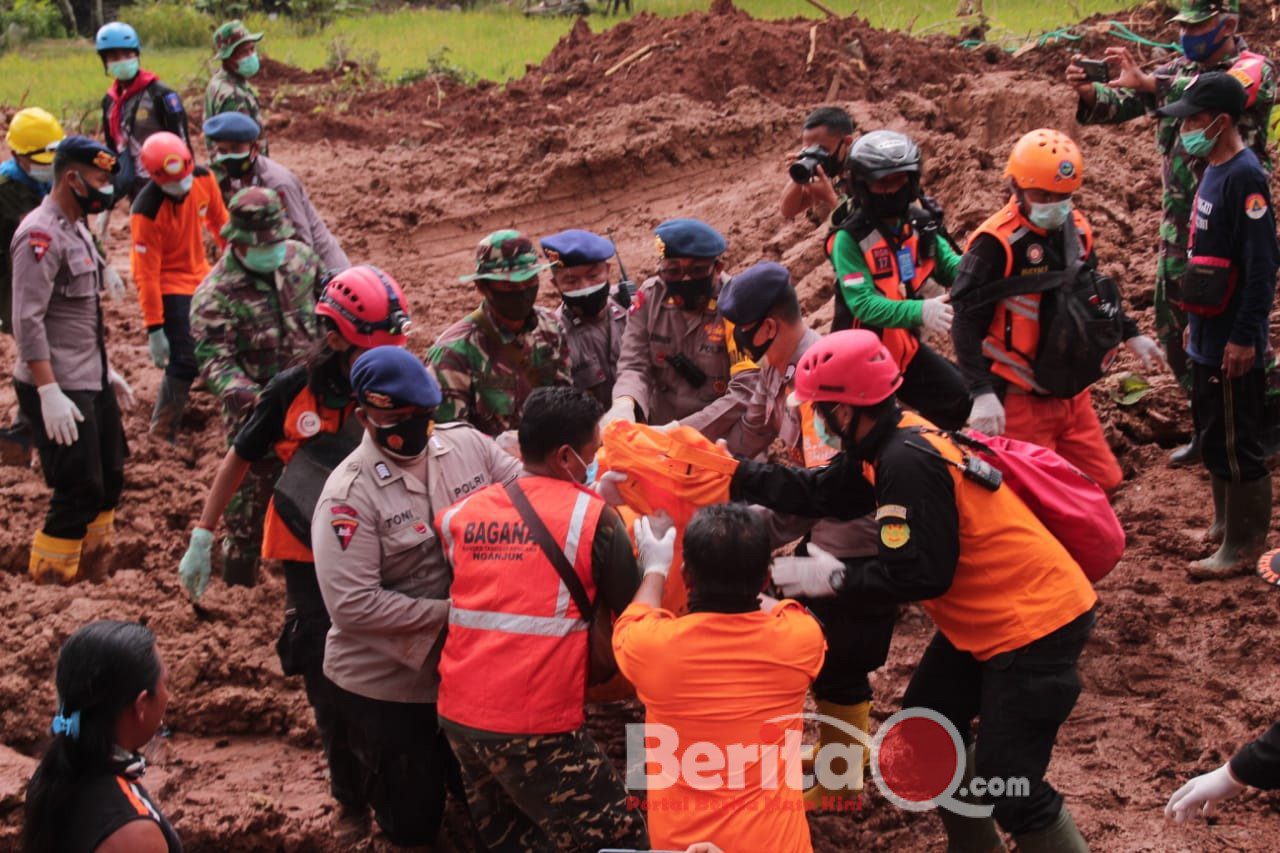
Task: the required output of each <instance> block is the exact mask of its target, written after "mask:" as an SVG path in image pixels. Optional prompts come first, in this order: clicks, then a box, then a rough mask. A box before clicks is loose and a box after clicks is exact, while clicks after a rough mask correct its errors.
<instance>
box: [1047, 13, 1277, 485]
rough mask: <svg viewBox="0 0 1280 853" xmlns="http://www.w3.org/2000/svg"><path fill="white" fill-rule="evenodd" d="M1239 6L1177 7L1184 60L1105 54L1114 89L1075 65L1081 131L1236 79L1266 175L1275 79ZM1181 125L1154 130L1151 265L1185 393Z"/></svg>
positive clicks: (1191, 453)
mask: <svg viewBox="0 0 1280 853" xmlns="http://www.w3.org/2000/svg"><path fill="white" fill-rule="evenodd" d="M1239 11H1240V2H1239V0H1182V4H1181V11H1180V12H1179V14H1178V15H1176V16H1175V17H1174V18H1173V19H1172V22H1173V23H1175V24H1177V25H1178V27H1179V29H1180V31H1181V34H1182V46H1183V53H1184V55H1183V56H1179V57H1178V58H1176V59H1173V60H1171V61H1169V62H1166V63H1164V64H1163V65H1161V66H1159V67H1157V68H1156V69H1155V70H1154V71H1152V72H1151V73H1149V74H1148V73H1144V72H1143V71H1142V70H1141V69H1140V68H1139V67H1138V65H1137V63H1136V62H1135V61H1134V60H1133V58H1132V57H1131V56H1130V54H1129V51H1128V50H1127V49H1126V48H1108V49H1107V59H1108V65H1109V68H1110V69H1111V73H1112V74H1115V73H1116V70H1117V69H1119V74H1118V76H1116V77H1115V78H1114V79H1113V80H1112V81H1111V83H1112V84H1115V85H1114V86H1112V85H1110V84H1107V85H1104V84H1102V83H1090V82H1088V81H1087V80H1086V79H1085V76H1084V71H1083V69H1081V68H1080V66H1078V65H1075V64H1074V63H1073V64H1072V65H1070V66H1068V68H1067V80H1068V82H1070V83H1072V84H1074V85H1075V86H1076V88H1077V91H1078V92H1079V95H1080V105H1079V108H1078V110H1077V113H1076V119H1077V120H1078V121H1079V122H1080V123H1081V124H1119V123H1121V122H1126V121H1129V120H1130V119H1134V118H1138V117H1139V116H1144V115H1154V114H1155V111H1156V110H1157V109H1158V108H1160V107H1163V106H1165V105H1167V104H1171V103H1173V102H1175V101H1177V100H1178V99H1179V98H1181V97H1182V93H1183V91H1184V90H1185V89H1186V88H1187V84H1188V83H1190V82H1191V80H1192V79H1193V78H1194V77H1195V76H1196V75H1197V74H1200V73H1201V72H1204V71H1231V72H1232V73H1233V74H1235V75H1237V76H1239V77H1240V78H1241V80H1242V82H1244V81H1245V80H1246V79H1247V80H1248V81H1249V82H1247V83H1245V86H1246V88H1247V89H1249V91H1250V95H1251V96H1252V97H1253V100H1252V102H1251V104H1250V106H1249V107H1248V109H1247V110H1246V112H1245V113H1244V115H1242V116H1241V117H1240V123H1239V130H1240V135H1241V136H1242V137H1243V139H1244V142H1245V144H1246V145H1247V146H1249V147H1250V148H1251V149H1253V152H1254V153H1255V154H1257V155H1258V160H1259V161H1260V162H1261V163H1262V165H1263V167H1264V168H1266V169H1267V170H1268V171H1270V169H1271V160H1270V157H1269V154H1268V151H1267V130H1268V127H1269V125H1270V119H1271V107H1272V105H1273V104H1274V102H1275V96H1276V74H1275V67H1274V66H1273V65H1272V63H1271V62H1270V61H1269V60H1267V59H1265V58H1264V57H1261V56H1259V55H1258V54H1255V53H1250V52H1248V49H1247V47H1246V45H1245V42H1244V39H1243V38H1241V37H1240V36H1238V35H1236V28H1237V27H1238V25H1239V14H1238V13H1239ZM1180 127H1181V120H1180V119H1175V118H1160V119H1157V124H1156V145H1157V147H1158V148H1159V149H1160V153H1161V155H1163V158H1164V166H1163V174H1162V179H1163V184H1164V192H1163V195H1162V198H1161V206H1162V207H1163V209H1164V217H1163V219H1162V220H1161V222H1160V247H1159V257H1158V260H1157V262H1156V290H1155V315H1156V332H1157V334H1159V336H1160V340H1161V341H1162V342H1163V343H1164V345H1165V349H1166V352H1167V354H1168V359H1169V366H1170V367H1171V368H1172V370H1173V372H1174V374H1175V375H1176V376H1177V377H1178V380H1179V382H1181V383H1182V385H1183V387H1184V388H1185V389H1187V390H1188V391H1189V390H1190V387H1191V385H1190V382H1191V367H1190V364H1189V363H1188V361H1187V357H1186V354H1185V353H1184V352H1183V350H1182V330H1183V329H1184V328H1185V327H1186V324H1187V318H1186V314H1185V313H1184V312H1183V311H1182V310H1181V309H1180V308H1179V307H1178V306H1177V304H1176V303H1177V300H1178V295H1179V293H1180V287H1181V280H1182V274H1183V272H1184V271H1185V270H1186V264H1187V234H1188V222H1189V220H1190V215H1191V204H1192V200H1193V198H1194V197H1195V193H1196V187H1197V186H1198V185H1199V183H1200V176H1201V175H1202V174H1203V173H1204V169H1205V162H1204V160H1201V159H1199V158H1196V157H1192V156H1191V155H1190V154H1188V153H1187V152H1186V150H1185V149H1184V148H1183V147H1182V145H1181V143H1180V142H1179V138H1178V132H1179V129H1180ZM1198 458H1199V449H1198V448H1197V447H1195V446H1194V439H1193V443H1192V444H1191V445H1188V446H1187V447H1184V448H1180V449H1179V450H1178V451H1176V452H1175V453H1174V456H1173V459H1174V461H1175V462H1177V463H1180V464H1181V463H1190V462H1194V461H1196V460H1198Z"/></svg>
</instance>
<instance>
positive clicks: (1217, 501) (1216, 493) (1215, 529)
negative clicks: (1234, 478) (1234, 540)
mask: <svg viewBox="0 0 1280 853" xmlns="http://www.w3.org/2000/svg"><path fill="white" fill-rule="evenodd" d="M1209 480H1210V485H1211V487H1212V489H1213V524H1211V525H1209V529H1208V530H1206V531H1205V532H1204V537H1203V538H1204V541H1205V542H1212V543H1213V544H1215V545H1220V544H1222V537H1223V536H1225V535H1226V531H1227V481H1226V480H1221V479H1219V478H1217V477H1214V476H1213V475H1212V474H1211V475H1209Z"/></svg>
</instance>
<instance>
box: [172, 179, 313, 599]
mask: <svg viewBox="0 0 1280 853" xmlns="http://www.w3.org/2000/svg"><path fill="white" fill-rule="evenodd" d="M229 213H230V217H231V219H230V222H229V223H228V224H227V225H226V227H224V228H223V230H222V235H223V236H224V237H226V238H227V240H228V241H230V245H229V246H228V248H227V251H226V253H225V254H224V255H223V256H222V258H221V260H219V261H218V263H217V264H216V265H215V266H214V268H213V270H212V271H211V272H210V273H209V276H208V277H207V278H206V279H205V280H204V281H203V282H201V283H200V286H199V287H198V288H197V289H196V292H195V295H194V296H193V297H192V302H191V334H192V337H194V338H195V340H196V361H197V362H198V364H199V366H200V375H201V376H203V377H204V381H205V385H206V386H207V387H208V389H209V390H210V391H211V392H212V393H213V394H214V395H215V396H217V397H218V399H219V400H220V401H221V403H222V411H223V420H224V422H225V424H226V427H227V436H228V439H230V438H231V437H232V436H234V435H235V433H236V431H237V430H238V429H239V427H240V425H241V423H242V422H243V420H244V418H245V417H246V416H247V415H248V413H249V412H251V411H252V410H253V407H254V406H255V405H256V403H257V399H258V395H259V393H261V391H262V388H263V386H265V385H266V384H267V382H268V381H270V380H271V378H272V377H273V376H275V375H276V374H277V373H279V372H280V371H281V370H283V369H284V368H285V367H287V366H288V365H289V364H290V363H292V362H294V361H295V360H296V359H298V358H299V357H300V356H302V355H304V354H305V353H306V352H307V350H308V349H309V348H310V347H311V346H312V343H313V341H314V340H315V339H316V337H317V329H316V324H315V304H316V298H317V296H318V294H319V293H320V291H321V288H322V287H323V286H324V283H325V281H326V280H327V273H326V272H325V269H324V264H323V263H321V261H320V258H319V256H317V255H316V253H315V252H313V251H312V250H311V249H310V248H308V247H307V245H306V244H305V243H299V242H297V241H296V240H288V239H285V238H287V237H288V236H290V235H292V234H293V227H292V226H291V225H290V224H289V221H288V218H287V217H286V216H285V213H284V208H283V206H282V205H281V203H280V197H279V196H278V195H276V194H275V193H274V192H273V191H271V190H268V189H264V188H261V187H252V188H250V189H247V190H242V191H241V192H239V193H237V194H236V196H235V198H233V199H232V200H231V205H230V209H229ZM281 239H284V240H285V246H286V250H285V260H284V263H283V265H281V267H280V268H279V269H278V270H276V272H275V274H274V276H272V277H270V278H268V277H266V276H263V275H262V274H260V273H255V272H251V271H249V270H248V269H246V268H245V267H244V266H243V265H242V264H241V262H240V261H239V260H238V259H237V258H236V256H235V254H234V252H233V251H232V248H233V247H234V246H236V245H240V246H252V245H259V244H268V243H274V242H278V241H279V240H281ZM279 476H280V461H279V460H278V459H276V457H275V456H274V455H271V456H268V457H267V458H266V459H264V460H263V461H262V462H260V463H255V465H254V467H253V469H252V472H251V475H250V476H248V477H246V478H245V481H244V484H243V485H242V486H241V487H240V489H239V491H237V492H236V494H235V496H234V497H233V498H232V499H231V503H230V504H229V505H228V507H227V511H226V512H225V513H224V514H223V520H224V522H225V524H226V529H227V537H226V538H225V539H224V540H223V543H222V552H223V575H224V577H225V578H226V579H227V580H228V582H237V583H251V582H252V578H253V576H254V571H253V567H254V566H256V564H257V559H258V553H259V551H260V550H261V549H260V546H261V541H262V519H263V517H264V515H265V514H266V510H267V500H268V499H269V498H270V496H271V491H272V489H273V487H274V486H275V481H276V479H277V478H278V477H279Z"/></svg>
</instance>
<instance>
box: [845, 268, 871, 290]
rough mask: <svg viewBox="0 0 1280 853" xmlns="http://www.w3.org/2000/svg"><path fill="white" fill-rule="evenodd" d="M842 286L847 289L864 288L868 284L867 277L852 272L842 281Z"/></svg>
mask: <svg viewBox="0 0 1280 853" xmlns="http://www.w3.org/2000/svg"><path fill="white" fill-rule="evenodd" d="M840 282H841V284H843V285H844V286H845V287H862V285H864V284H866V283H867V277H866V275H865V274H863V273H860V272H851V273H849V274H848V275H846V276H845V277H844V278H842V279H840Z"/></svg>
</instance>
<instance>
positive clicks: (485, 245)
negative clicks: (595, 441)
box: [426, 230, 573, 436]
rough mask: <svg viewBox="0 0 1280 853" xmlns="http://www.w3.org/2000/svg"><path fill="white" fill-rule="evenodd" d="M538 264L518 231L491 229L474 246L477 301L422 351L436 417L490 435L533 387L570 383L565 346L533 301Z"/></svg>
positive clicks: (509, 421) (550, 317) (509, 423)
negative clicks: (436, 390) (436, 399)
mask: <svg viewBox="0 0 1280 853" xmlns="http://www.w3.org/2000/svg"><path fill="white" fill-rule="evenodd" d="M549 266H550V264H546V263H539V262H538V256H537V253H536V252H535V251H534V248H533V243H532V242H531V241H530V240H529V238H528V237H526V236H525V235H523V234H521V233H520V232H519V231H513V230H504V231H495V232H493V233H492V234H490V235H489V236H488V237H485V238H484V239H483V240H481V241H480V245H479V246H477V247H476V271H475V273H474V274H473V275H464V276H461V277H459V279H458V280H459V281H461V282H468V281H474V282H475V284H476V288H477V289H478V290H479V291H480V294H481V295H482V296H483V297H484V301H483V302H481V303H480V307H479V308H477V309H476V310H474V311H472V312H471V313H470V314H468V315H467V316H466V317H463V318H462V319H461V320H459V321H458V322H456V323H454V324H453V325H452V326H450V327H449V328H447V329H445V330H444V332H442V333H441V334H440V337H439V338H437V339H436V342H435V343H434V344H433V345H432V347H431V349H429V350H428V351H427V359H426V360H427V364H428V365H430V366H431V368H432V369H433V370H434V371H435V374H436V378H437V379H438V380H439V381H440V389H441V391H443V393H444V402H442V403H441V404H440V407H439V408H438V409H437V410H436V421H437V422H438V423H448V422H449V421H467V422H468V423H470V424H471V425H472V426H474V427H475V428H476V429H478V430H480V431H481V432H483V433H486V434H488V435H491V436H497V435H499V434H501V433H502V432H505V431H506V430H510V429H515V428H516V425H517V424H519V422H520V411H521V409H522V408H523V407H524V401H525V398H527V397H528V396H529V394H530V393H531V392H532V391H533V389H534V388H540V387H542V386H545V385H571V384H573V379H572V376H571V374H570V372H569V345H568V343H567V341H566V338H565V334H564V329H563V328H562V327H561V325H560V323H559V322H558V321H557V320H556V318H555V315H554V314H552V312H550V311H548V310H547V309H545V308H540V307H538V306H536V305H534V301H535V300H536V299H537V298H538V274H539V273H541V272H542V271H543V270H545V269H547V268H548V267H549Z"/></svg>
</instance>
